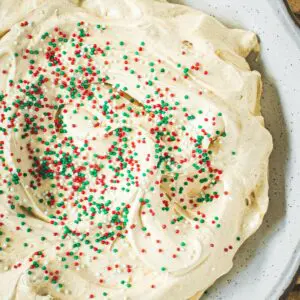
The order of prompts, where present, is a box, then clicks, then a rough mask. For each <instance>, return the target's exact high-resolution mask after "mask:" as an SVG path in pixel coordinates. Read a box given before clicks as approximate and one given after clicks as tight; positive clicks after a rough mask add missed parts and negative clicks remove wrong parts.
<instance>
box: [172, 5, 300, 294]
mask: <svg viewBox="0 0 300 300" xmlns="http://www.w3.org/2000/svg"><path fill="white" fill-rule="evenodd" d="M169 2H173V3H181V4H187V5H189V6H193V7H195V8H198V9H201V10H203V11H204V12H206V13H208V14H211V15H213V16H216V17H217V18H218V19H220V20H221V21H223V22H224V23H225V24H226V25H228V26H230V27H240V28H245V29H249V30H253V31H254V32H256V33H257V34H258V36H259V38H260V41H261V47H262V51H261V58H260V61H259V62H258V63H254V64H252V67H253V68H254V69H257V70H258V71H259V72H261V73H262V75H263V81H264V93H263V98H262V108H263V115H264V117H265V122H266V127H267V128H268V129H269V130H270V131H271V134H272V136H273V140H274V151H273V153H272V156H271V160H270V168H269V172H270V175H269V177H270V181H269V182H270V192H269V195H270V206H269V210H268V213H267V215H266V217H265V220H264V224H263V225H262V227H261V228H260V229H259V230H258V231H257V233H256V234H255V235H254V236H252V237H251V238H250V239H249V240H248V241H247V242H246V243H245V244H244V245H243V246H242V248H241V249H240V251H238V253H237V255H236V257H235V262H234V268H233V269H232V271H231V272H230V273H229V274H228V275H226V276H224V277H222V278H221V279H219V280H218V281H217V282H216V284H215V285H214V286H213V287H212V288H210V289H209V290H208V292H207V294H206V296H204V298H203V299H205V300H208V299H209V300H211V299H213V300H220V299H223V300H225V299H226V300H240V299H243V300H264V299H266V300H275V299H279V297H280V296H281V295H282V293H283V292H284V290H285V289H286V288H287V286H288V285H289V284H290V282H291V280H292V278H293V276H294V275H295V273H296V271H297V269H298V267H299V264H300V29H298V28H297V27H296V26H295V25H294V23H293V22H292V20H291V19H290V17H289V15H288V14H287V11H286V8H285V5H284V3H283V0H273V1H272V0H217V1H213V0H177V1H176V0H169ZM199 280H201V279H199Z"/></svg>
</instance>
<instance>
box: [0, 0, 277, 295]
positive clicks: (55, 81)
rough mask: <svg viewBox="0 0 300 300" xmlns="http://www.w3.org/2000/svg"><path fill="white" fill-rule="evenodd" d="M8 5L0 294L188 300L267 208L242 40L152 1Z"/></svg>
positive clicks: (1, 66)
mask: <svg viewBox="0 0 300 300" xmlns="http://www.w3.org/2000/svg"><path fill="white" fill-rule="evenodd" d="M13 2H14V1H13ZM13 2H11V1H6V0H5V1H2V2H1V4H0V11H1V14H2V16H1V19H2V20H3V22H2V24H1V28H0V29H1V32H2V35H3V37H2V39H1V41H0V120H1V122H0V164H1V165H0V170H1V172H0V282H1V284H0V298H1V299H15V300H25V299H26V300H27V299H28V300H30V299H39V300H42V299H44V300H46V299H72V300H73V299H92V298H94V299H155V300H157V299H164V300H166V299H172V300H175V299H179V300H181V299H188V298H191V297H192V296H194V295H196V294H197V295H198V296H200V295H201V294H202V293H203V291H205V290H206V289H207V288H208V287H209V286H210V285H211V284H213V282H214V281H215V280H216V279H217V278H218V277H220V276H221V275H223V274H225V273H226V272H228V271H229V270H230V268H231V267H232V259H233V256H234V254H235V253H236V251H237V249H238V248H239V247H240V245H241V244H242V243H243V241H244V240H245V239H246V238H248V237H249V236H250V235H251V234H253V233H254V232H255V230H256V229H257V228H258V227H259V226H260V224H261V222H262V218H263V216H264V214H265V212H266V210H267V206H268V181H267V170H268V157H269V154H270V152H271V149H272V140H271V136H270V134H269V132H268V131H267V130H266V129H265V128H264V123H263V118H262V116H261V114H260V104H259V101H260V95H261V78H260V74H259V73H258V72H256V71H251V70H250V68H249V65H248V63H247V62H246V60H245V57H247V56H248V54H249V53H250V52H251V51H252V50H254V51H256V50H258V43H257V38H256V36H255V34H254V33H252V32H247V31H243V30H238V29H228V28H226V27H224V26H223V25H221V24H220V23H219V22H218V21H216V20H215V19H214V18H212V17H210V16H207V15H205V14H203V13H201V12H199V11H196V10H193V9H190V8H188V7H184V6H180V5H172V4H169V3H165V2H163V1H161V2H154V1H145V0H136V1H133V0H128V1H117V0H113V1H105V0H90V1H80V6H79V5H76V4H71V3H70V2H64V1H39V2H40V3H39V6H38V7H37V8H36V9H35V7H34V6H33V3H31V4H28V1H15V2H14V3H13ZM42 2H47V4H45V5H44V4H43V3H42ZM73 2H74V1H73Z"/></svg>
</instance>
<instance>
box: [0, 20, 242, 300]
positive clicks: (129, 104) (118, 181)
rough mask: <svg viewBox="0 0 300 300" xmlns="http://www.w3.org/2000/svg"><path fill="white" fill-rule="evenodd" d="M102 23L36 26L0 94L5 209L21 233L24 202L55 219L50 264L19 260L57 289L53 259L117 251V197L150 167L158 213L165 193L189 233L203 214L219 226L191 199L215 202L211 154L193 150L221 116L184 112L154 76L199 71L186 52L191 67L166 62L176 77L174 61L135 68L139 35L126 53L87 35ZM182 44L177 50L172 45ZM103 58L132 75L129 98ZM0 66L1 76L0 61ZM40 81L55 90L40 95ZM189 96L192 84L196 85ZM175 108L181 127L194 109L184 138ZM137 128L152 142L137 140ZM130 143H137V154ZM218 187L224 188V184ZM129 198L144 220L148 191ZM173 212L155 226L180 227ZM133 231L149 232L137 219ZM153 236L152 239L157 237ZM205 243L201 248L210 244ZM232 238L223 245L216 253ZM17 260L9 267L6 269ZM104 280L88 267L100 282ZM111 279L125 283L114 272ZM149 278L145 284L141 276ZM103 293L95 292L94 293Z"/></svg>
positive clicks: (216, 173) (214, 134)
mask: <svg viewBox="0 0 300 300" xmlns="http://www.w3.org/2000/svg"><path fill="white" fill-rule="evenodd" d="M20 26H21V27H26V26H28V22H27V21H25V22H22V23H21V24H20ZM106 30H107V27H106V26H105V25H96V26H95V25H90V24H85V23H84V22H79V23H78V24H76V26H75V30H74V32H73V33H71V34H69V33H66V32H64V30H63V29H62V28H58V27H56V28H54V30H53V31H51V32H44V33H43V34H42V35H41V36H40V42H41V43H43V44H42V45H43V48H42V49H40V48H38V47H36V48H26V49H23V50H22V51H20V52H18V53H15V54H14V56H15V58H16V59H18V60H19V61H22V62H25V63H26V65H27V68H28V71H27V74H26V75H25V76H24V77H23V78H17V79H16V80H11V79H9V87H10V90H11V91H12V90H13V93H12V94H13V95H14V98H13V99H12V101H10V100H9V99H8V94H7V93H5V92H1V91H0V109H1V114H0V120H1V123H0V133H1V135H0V137H1V136H2V137H3V138H1V139H0V163H1V168H3V169H4V170H5V171H7V173H8V174H9V176H7V177H3V178H0V179H1V181H2V182H0V186H1V187H0V194H4V193H7V197H6V199H7V201H8V204H9V208H10V210H11V211H13V212H16V216H17V218H18V220H19V224H18V225H17V226H16V228H15V229H16V230H17V231H23V232H26V233H28V235H30V234H31V233H32V228H30V227H29V226H28V225H27V223H26V219H27V218H28V214H30V215H31V214H37V213H36V210H38V211H40V212H42V214H43V217H42V218H43V219H44V221H45V220H46V221H47V222H48V223H50V224H51V226H53V227H54V228H55V229H54V233H53V235H54V237H55V238H57V239H59V241H60V242H59V244H58V245H57V246H56V248H55V250H56V251H57V253H58V254H59V257H60V261H59V263H60V264H61V266H60V267H58V268H57V269H56V268H52V269H49V267H48V266H47V265H46V264H45V263H44V258H45V253H44V252H43V251H38V252H35V253H34V254H33V255H32V257H31V258H30V259H29V263H30V267H29V270H28V274H29V275H31V274H34V273H35V271H36V270H40V271H41V272H42V273H43V274H44V275H43V279H44V281H46V282H50V283H51V284H53V285H54V286H56V289H58V290H63V289H64V284H63V283H62V282H61V281H60V272H61V271H60V269H61V268H64V269H69V268H75V269H78V268H79V267H80V265H81V259H82V258H83V257H85V256H86V255H89V256H91V257H92V261H93V260H97V259H98V258H99V257H101V255H102V253H103V252H104V251H107V249H109V251H111V252H112V253H113V254H117V253H118V252H119V249H118V248H117V247H115V246H114V245H115V242H116V241H117V240H119V239H126V236H127V234H128V231H130V230H135V224H131V226H128V215H129V213H130V210H131V205H132V204H131V203H130V201H131V200H130V196H129V195H130V194H131V193H132V191H135V190H136V189H139V188H141V187H143V183H144V182H145V180H146V178H147V177H149V176H153V175H154V174H157V173H158V172H159V174H160V179H159V180H156V181H153V183H151V186H150V187H149V190H150V192H151V191H153V190H154V189H155V187H156V186H161V185H167V186H168V187H169V189H168V191H167V197H166V196H165V194H164V193H162V194H161V199H156V201H161V203H160V209H161V210H162V211H163V212H166V213H167V212H168V211H169V210H170V206H171V205H172V199H174V198H175V197H177V196H178V195H179V198H178V202H179V204H180V205H181V207H182V208H183V210H188V209H192V210H193V211H195V214H196V216H195V217H194V219H193V221H194V223H193V224H194V227H195V229H196V230H201V226H203V224H204V223H205V224H208V225H211V226H213V227H215V228H220V227H221V223H220V220H219V217H218V216H207V215H206V214H205V213H203V212H202V211H201V204H202V203H210V202H213V201H217V199H218V198H219V197H220V194H219V191H218V189H217V188H215V189H214V187H216V186H217V183H218V182H219V181H220V179H221V176H222V170H220V169H218V168H215V167H214V166H213V164H212V156H213V151H212V150H211V149H209V148H206V147H204V141H205V140H208V141H209V142H210V143H211V142H213V141H214V140H215V139H217V138H221V139H222V138H225V137H226V133H225V132H224V131H222V130H220V129H219V128H218V126H217V123H218V120H219V119H221V118H222V113H220V112H219V113H217V114H216V115H212V116H208V115H207V114H205V112H204V111H203V110H198V111H191V110H190V109H188V105H186V103H188V101H190V97H191V96H190V95H189V94H188V93H187V94H186V95H184V96H183V97H181V96H178V95H177V94H176V89H174V88H171V87H167V86H165V85H163V84H161V83H160V80H161V79H163V78H165V77H168V78H169V79H170V81H171V82H172V81H180V80H189V79H190V74H192V73H193V72H197V73H200V74H201V76H207V75H208V74H209V72H208V71H207V70H206V69H205V68H203V66H202V65H201V63H200V62H198V61H197V62H195V63H194V64H192V65H191V66H184V65H182V64H181V63H178V64H177V66H176V67H177V69H179V70H180V71H181V72H180V75H179V76H176V75H174V74H177V70H175V71H176V72H172V70H169V69H168V66H167V64H165V63H164V62H163V61H162V60H161V59H152V60H150V61H147V64H146V68H145V69H147V71H146V73H145V71H143V70H141V68H140V66H141V64H142V63H143V68H144V66H145V64H144V62H145V61H146V59H147V55H146V54H145V53H146V52H147V46H146V43H145V42H143V41H140V43H139V44H138V45H134V46H133V48H134V51H133V52H132V51H131V50H130V48H131V47H132V45H128V43H127V42H126V41H123V40H119V41H115V40H109V41H102V43H101V45H100V44H93V43H89V42H88V41H89V40H90V37H91V35H92V34H98V32H100V33H101V32H104V31H106ZM26 38H27V39H28V40H31V39H33V36H32V35H30V34H29V35H27V37H26ZM44 45H45V46H44ZM187 46H188V45H187ZM187 48H188V47H187ZM187 52H188V49H185V50H183V51H182V53H181V54H182V55H186V54H187ZM114 53H118V56H119V57H120V59H119V60H118V61H115V60H113V59H111V57H114V56H115V54H114ZM41 62H43V63H41ZM113 64H118V66H117V68H119V69H120V70H123V71H124V72H125V73H126V75H127V74H128V76H132V78H134V80H133V82H138V83H137V84H136V86H135V88H136V89H137V90H139V91H140V93H142V94H143V97H141V98H140V100H139V101H137V100H135V99H134V98H132V97H131V96H130V88H129V87H127V86H124V85H123V83H122V82H119V83H118V82H114V80H113V78H111V75H110V72H109V69H110V66H111V65H113ZM2 73H3V74H9V72H8V70H6V69H3V70H2ZM52 87H54V90H55V91H58V92H57V93H54V94H52V93H51V90H52ZM201 95H202V91H199V96H201ZM179 112H180V114H182V116H183V121H184V122H185V124H192V123H193V122H194V121H195V120H196V119H197V118H200V119H201V120H202V123H203V124H202V123H201V124H198V125H197V130H196V131H197V134H196V135H194V134H193V133H192V132H189V128H188V126H187V125H182V124H180V123H178V121H177V120H176V114H177V113H179ZM139 119H143V120H146V122H147V123H148V125H147V126H148V127H147V130H145V129H136V128H133V127H132V120H137V121H138V120H139ZM116 124H117V126H116ZM193 124H194V123H193ZM206 125H207V126H206ZM193 126H194V125H193ZM85 128H90V129H88V130H87V131H90V132H89V134H87V136H85V137H83V138H82V139H79V138H78V137H77V136H76V135H77V134H79V135H80V134H81V133H80V132H81V131H84V130H85ZM207 128H212V130H208V129H207ZM145 131H147V133H145ZM94 133H95V134H94ZM9 134H12V135H14V136H15V139H16V140H17V145H18V146H19V147H20V149H17V150H18V151H20V153H22V155H18V151H16V152H15V153H14V152H11V153H9V156H10V160H13V162H14V165H11V164H10V163H9V161H8V160H7V157H6V153H5V151H6V150H7V149H9V146H8V145H6V144H5V143H7V141H8V139H6V137H7V136H8V135H9ZM149 137H150V139H151V141H152V142H151V145H153V149H148V148H147V147H146V146H147V145H148V146H149V142H148V140H149ZM184 141H185V142H184ZM102 144H105V145H106V146H105V147H104V149H105V151H104V152H103V151H100V150H99V145H100V147H101V145H102ZM185 146H188V147H189V151H190V153H189V155H190V156H188V157H186V156H185V155H184V154H183V153H184V152H185V150H186V149H185V148H184V147H185ZM139 149H143V151H146V152H145V153H144V152H143V153H140V152H139ZM145 149H146V150H145ZM147 151H148V152H147ZM233 153H234V154H235V152H233ZM191 160H193V162H194V163H193V165H192V167H191V168H192V172H191V173H192V175H190V176H187V177H186V178H185V180H184V181H183V182H182V183H180V184H178V182H179V178H180V173H181V170H183V169H185V168H186V166H187V165H189V164H190V161H191ZM194 184H197V185H201V189H202V191H201V193H200V194H198V195H194V197H192V198H190V199H188V200H187V199H186V197H185V196H184V195H185V191H186V190H187V189H189V187H190V186H191V185H194ZM2 186H4V187H5V188H2ZM19 186H23V187H24V186H25V189H26V190H27V191H30V193H31V194H32V195H33V201H34V202H35V206H34V205H32V203H29V204H28V203H27V204H26V203H23V202H22V199H21V198H22V197H21V195H20V194H19V193H18V189H17V187H19ZM116 192H122V193H124V195H125V196H124V197H125V198H124V199H118V201H117V202H115V201H114V200H113V195H114V193H116ZM126 194H128V199H126ZM224 194H225V195H227V194H228V193H227V192H226V191H225V192H224ZM122 195H123V194H122ZM181 195H182V196H181ZM122 197H123V196H122ZM138 201H139V202H140V203H141V214H142V215H145V214H147V215H148V214H149V215H151V216H152V217H153V218H155V216H156V213H157V212H156V211H155V208H153V203H152V202H151V201H153V200H151V199H148V198H140V199H138ZM173 201H174V200H173ZM18 205H22V206H23V207H26V212H24V210H19V209H18ZM39 214H41V213H38V214H37V216H39ZM39 217H40V216H39ZM3 218H4V214H1V215H0V238H2V236H3V237H4V246H3V245H1V247H0V252H1V251H5V248H6V247H8V246H9V244H10V243H11V240H12V239H13V237H12V236H9V235H6V234H5V231H2V230H1V228H2V227H3V226H4V222H2V219H3ZM184 221H185V217H184V216H183V215H178V216H176V217H174V219H173V220H172V221H171V222H170V224H165V225H163V226H162V230H164V229H165V228H167V227H170V226H173V227H174V231H175V232H176V234H178V235H180V234H181V233H180V230H178V229H176V228H177V227H176V226H177V225H178V224H180V223H181V222H184ZM84 223H88V225H89V226H88V228H86V229H83V230H80V229H78V228H80V225H81V224H84ZM90 228H93V230H91V229H90ZM142 231H143V234H145V233H146V234H147V235H149V236H150V235H151V233H150V232H148V231H147V228H142ZM39 238H40V242H41V243H43V242H45V243H47V242H48V239H47V237H46V236H40V237H39ZM69 240H71V241H73V242H72V243H71V246H70V245H69V243H67V241H69ZM237 240H239V238H237ZM156 243H157V244H158V246H159V244H160V240H157V241H156ZM185 246H186V243H185V242H184V237H182V242H181V243H180V245H178V249H179V250H178V249H177V250H176V249H174V253H171V254H170V257H172V259H174V260H176V258H177V257H178V255H179V253H178V252H180V250H181V249H184V247H185ZM210 246H211V247H212V248H213V247H214V244H211V245H210ZM23 247H24V248H26V247H28V243H27V242H24V244H23ZM232 247H233V246H232V245H227V246H226V247H225V248H224V252H228V251H230V250H231V249H232ZM157 251H158V252H159V253H160V252H163V251H164V249H162V248H160V247H158V250H157ZM141 253H147V249H142V250H141ZM21 265H22V264H21V263H18V264H15V265H13V266H12V267H13V268H15V269H17V268H19V267H21ZM105 268H106V271H108V272H111V271H113V270H119V269H120V266H119V265H107V266H106V267H105ZM123 269H124V272H126V273H127V274H130V273H131V272H132V266H131V265H130V264H128V265H127V266H125V267H124V266H123ZM161 271H162V272H165V271H167V268H166V267H164V266H161ZM105 280H106V279H105V278H103V277H102V276H101V275H100V276H99V281H98V283H99V284H100V286H101V285H102V284H104V283H105ZM119 284H120V286H122V287H124V288H131V287H132V285H133V284H134V283H133V282H131V281H130V280H129V279H128V278H127V279H126V278H125V279H122V280H121V281H120V282H119ZM150 285H151V288H155V287H156V285H155V284H153V283H150ZM108 295H109V293H108V292H107V291H105V292H103V295H102V296H108ZM94 297H95V295H94V294H90V295H89V298H94Z"/></svg>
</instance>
